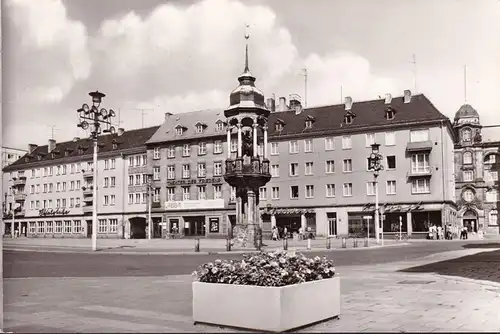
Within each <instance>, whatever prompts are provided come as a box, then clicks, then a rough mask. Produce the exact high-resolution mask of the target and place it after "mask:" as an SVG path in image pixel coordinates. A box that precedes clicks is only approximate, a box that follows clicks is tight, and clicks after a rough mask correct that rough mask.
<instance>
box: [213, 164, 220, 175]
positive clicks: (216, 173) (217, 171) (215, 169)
mask: <svg viewBox="0 0 500 334" xmlns="http://www.w3.org/2000/svg"><path fill="white" fill-rule="evenodd" d="M221 175H222V162H214V176H221Z"/></svg>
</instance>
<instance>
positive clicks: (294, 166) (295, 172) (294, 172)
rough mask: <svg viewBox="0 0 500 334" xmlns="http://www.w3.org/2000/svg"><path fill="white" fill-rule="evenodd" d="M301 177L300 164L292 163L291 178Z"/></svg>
mask: <svg viewBox="0 0 500 334" xmlns="http://www.w3.org/2000/svg"><path fill="white" fill-rule="evenodd" d="M298 175H299V164H298V163H296V162H292V163H291V164H290V176H298Z"/></svg>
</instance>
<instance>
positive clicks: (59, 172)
mask: <svg viewBox="0 0 500 334" xmlns="http://www.w3.org/2000/svg"><path fill="white" fill-rule="evenodd" d="M61 170H62V169H61V166H57V172H56V175H61ZM34 171H35V170H33V171H32V173H31V175H33V174H34V173H33V172H34Z"/></svg>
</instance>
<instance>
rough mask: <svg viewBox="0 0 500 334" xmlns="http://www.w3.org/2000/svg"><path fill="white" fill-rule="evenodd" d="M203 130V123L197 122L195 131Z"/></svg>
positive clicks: (200, 131)
mask: <svg viewBox="0 0 500 334" xmlns="http://www.w3.org/2000/svg"><path fill="white" fill-rule="evenodd" d="M202 132H203V125H201V124H198V125H196V133H202Z"/></svg>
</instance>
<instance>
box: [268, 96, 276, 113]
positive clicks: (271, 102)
mask: <svg viewBox="0 0 500 334" xmlns="http://www.w3.org/2000/svg"><path fill="white" fill-rule="evenodd" d="M266 104H267V109H269V111H271V112H275V111H276V101H275V100H274V97H269V98H268V99H267V103H266Z"/></svg>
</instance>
